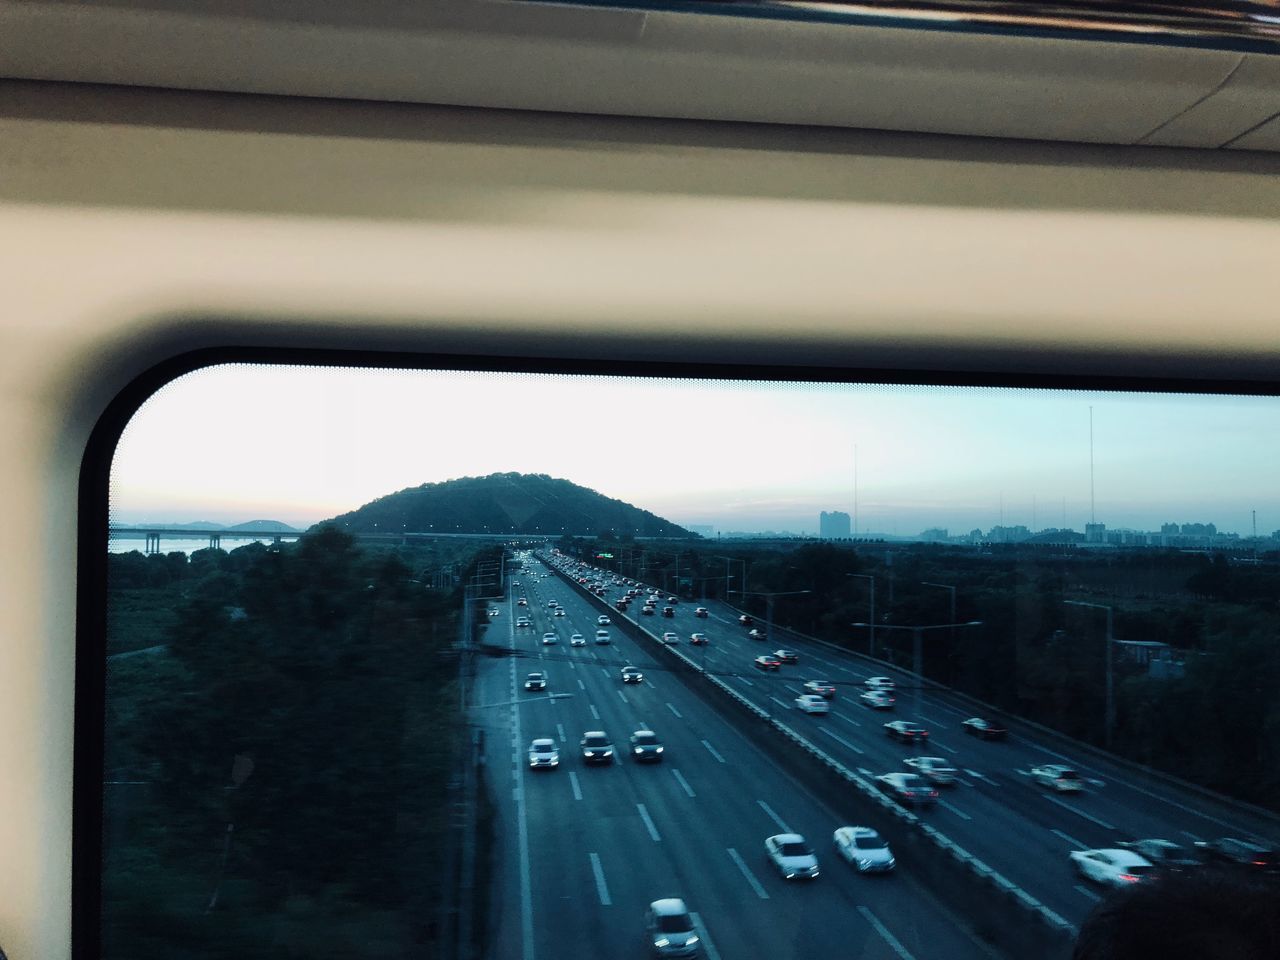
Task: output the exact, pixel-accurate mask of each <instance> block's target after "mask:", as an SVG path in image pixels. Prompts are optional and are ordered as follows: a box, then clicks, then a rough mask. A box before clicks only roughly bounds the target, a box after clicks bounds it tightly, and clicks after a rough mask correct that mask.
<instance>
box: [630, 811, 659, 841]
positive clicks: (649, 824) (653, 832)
mask: <svg viewBox="0 0 1280 960" xmlns="http://www.w3.org/2000/svg"><path fill="white" fill-rule="evenodd" d="M636 809H637V810H639V811H640V819H641V820H643V821H644V825H645V829H647V830H648V831H649V836H651V837H653V842H654V843H661V842H662V835H661V834H659V833H658V828H657V827H655V826H654V825H653V818H652V817H650V816H649V811H648V810H646V809H645V807H644V804H643V803H637V804H636Z"/></svg>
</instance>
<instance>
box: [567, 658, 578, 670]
mask: <svg viewBox="0 0 1280 960" xmlns="http://www.w3.org/2000/svg"><path fill="white" fill-rule="evenodd" d="M569 669H570V670H577V669H578V665H577V664H576V663H574V662H573V661H572V660H570V661H569Z"/></svg>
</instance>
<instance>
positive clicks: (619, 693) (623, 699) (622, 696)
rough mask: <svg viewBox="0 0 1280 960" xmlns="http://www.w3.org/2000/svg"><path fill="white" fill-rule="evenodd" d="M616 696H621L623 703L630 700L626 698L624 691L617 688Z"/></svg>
mask: <svg viewBox="0 0 1280 960" xmlns="http://www.w3.org/2000/svg"><path fill="white" fill-rule="evenodd" d="M618 696H620V697H621V698H622V702H623V703H630V702H631V701H630V700H628V699H627V695H626V694H625V693H623V692H622V691H621V690H619V691H618Z"/></svg>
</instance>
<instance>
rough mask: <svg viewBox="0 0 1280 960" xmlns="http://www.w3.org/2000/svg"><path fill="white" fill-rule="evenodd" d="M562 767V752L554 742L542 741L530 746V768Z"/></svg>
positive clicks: (535, 741)
mask: <svg viewBox="0 0 1280 960" xmlns="http://www.w3.org/2000/svg"><path fill="white" fill-rule="evenodd" d="M558 766H560V751H559V750H558V749H557V748H556V742H555V741H554V740H547V739H540V740H534V741H533V742H532V743H531V744H529V768H530V769H537V768H539V767H558Z"/></svg>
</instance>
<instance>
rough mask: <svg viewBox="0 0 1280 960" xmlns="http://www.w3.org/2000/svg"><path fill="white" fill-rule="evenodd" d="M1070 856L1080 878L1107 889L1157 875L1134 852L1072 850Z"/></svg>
mask: <svg viewBox="0 0 1280 960" xmlns="http://www.w3.org/2000/svg"><path fill="white" fill-rule="evenodd" d="M1068 856H1069V857H1070V858H1071V862H1072V864H1074V865H1075V868H1076V872H1077V873H1078V874H1080V876H1082V877H1084V878H1085V879H1086V880H1092V881H1093V882H1094V883H1100V884H1102V885H1103V886H1107V887H1125V886H1128V885H1129V884H1131V883H1139V882H1140V881H1142V880H1149V879H1151V878H1152V877H1153V876H1154V875H1155V873H1156V868H1155V866H1154V865H1153V864H1152V863H1151V862H1150V861H1148V860H1147V859H1146V858H1145V857H1142V856H1139V855H1138V854H1136V853H1134V852H1133V851H1132V850H1072V851H1071V853H1070V854H1068Z"/></svg>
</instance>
